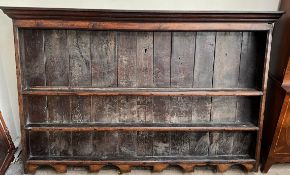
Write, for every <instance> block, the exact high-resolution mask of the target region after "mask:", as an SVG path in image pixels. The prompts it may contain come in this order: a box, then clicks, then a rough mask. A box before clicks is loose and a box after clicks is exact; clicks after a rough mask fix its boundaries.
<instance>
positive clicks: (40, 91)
mask: <svg viewBox="0 0 290 175" xmlns="http://www.w3.org/2000/svg"><path fill="white" fill-rule="evenodd" d="M22 94H23V95H96V96H98V95H100V96H106V95H110V96H118V95H138V96H262V95H263V92H262V91H258V90H256V89H248V88H231V89H211V88H90V87H87V88H80V87H34V88H29V89H26V90H23V91H22Z"/></svg>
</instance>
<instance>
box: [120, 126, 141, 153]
mask: <svg viewBox="0 0 290 175" xmlns="http://www.w3.org/2000/svg"><path fill="white" fill-rule="evenodd" d="M136 138H137V132H136V131H133V132H119V143H118V145H119V156H122V157H124V158H133V157H136V155H137V154H136V153H137V151H136V148H137V145H136Z"/></svg>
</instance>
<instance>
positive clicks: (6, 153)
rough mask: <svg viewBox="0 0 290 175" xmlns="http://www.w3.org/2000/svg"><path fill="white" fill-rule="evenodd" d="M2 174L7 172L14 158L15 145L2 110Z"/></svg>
mask: <svg viewBox="0 0 290 175" xmlns="http://www.w3.org/2000/svg"><path fill="white" fill-rule="evenodd" d="M0 147H1V149H0V174H3V175H4V174H5V172H6V170H7V169H8V167H9V165H10V163H11V162H12V161H13V159H14V152H15V146H14V143H13V142H12V139H11V136H10V134H9V131H8V128H7V126H6V124H5V122H4V118H3V116H2V113H1V111H0Z"/></svg>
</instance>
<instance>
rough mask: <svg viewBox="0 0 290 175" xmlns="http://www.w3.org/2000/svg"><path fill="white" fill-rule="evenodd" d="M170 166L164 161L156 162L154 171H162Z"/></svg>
mask: <svg viewBox="0 0 290 175" xmlns="http://www.w3.org/2000/svg"><path fill="white" fill-rule="evenodd" d="M168 166H169V164H163V163H159V164H155V165H153V170H152V171H153V172H162V171H163V170H165V169H166V168H167V167H168Z"/></svg>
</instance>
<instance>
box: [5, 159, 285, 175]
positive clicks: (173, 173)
mask: <svg viewBox="0 0 290 175" xmlns="http://www.w3.org/2000/svg"><path fill="white" fill-rule="evenodd" d="M22 174H23V168H22V162H21V160H20V161H17V162H15V163H12V164H11V165H10V167H9V169H8V171H7V172H6V174H5V175H22ZM54 174H57V173H56V172H55V171H54V170H52V169H50V168H40V169H39V170H37V172H36V175H54ZM118 174H119V171H117V170H116V169H114V168H109V167H104V169H102V170H101V171H100V172H99V173H89V172H88V171H87V169H85V168H69V170H68V172H67V173H64V174H61V175H118ZM243 174H247V175H260V174H262V173H261V172H259V173H244V172H243V171H242V170H241V169H240V168H238V167H237V168H233V169H231V170H228V171H227V172H225V173H216V172H215V171H214V169H211V168H209V167H208V168H199V169H196V170H195V172H193V173H183V172H182V171H181V170H180V169H178V168H175V167H169V168H168V169H166V170H164V171H163V172H162V173H152V172H151V171H150V169H148V170H147V169H133V170H132V171H131V172H130V173H124V174H123V175H243ZM267 175H290V164H277V165H273V166H272V168H271V169H270V171H269V172H268V173H267Z"/></svg>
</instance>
